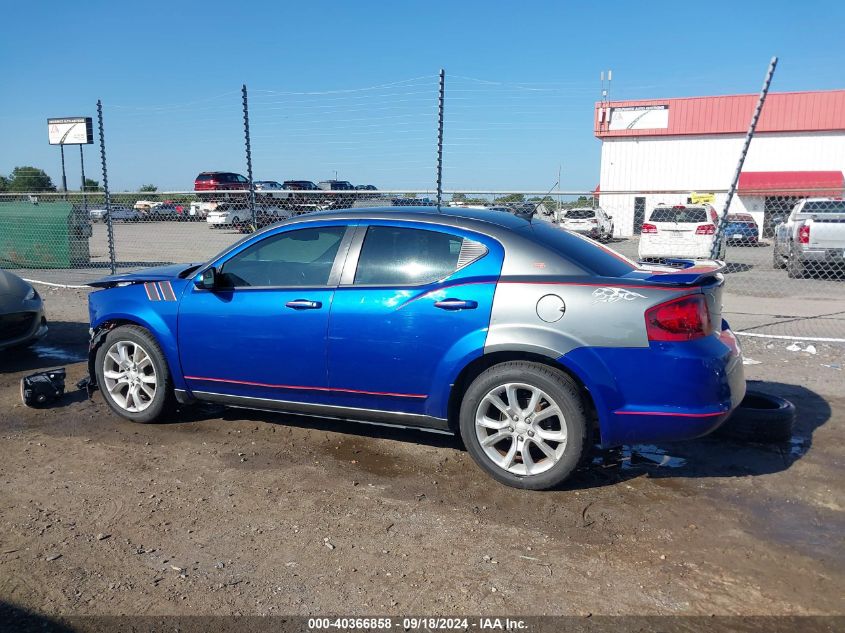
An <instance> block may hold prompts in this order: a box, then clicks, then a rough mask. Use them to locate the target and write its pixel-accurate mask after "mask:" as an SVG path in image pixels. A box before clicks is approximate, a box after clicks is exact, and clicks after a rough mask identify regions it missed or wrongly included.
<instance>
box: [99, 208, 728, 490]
mask: <svg viewBox="0 0 845 633" xmlns="http://www.w3.org/2000/svg"><path fill="white" fill-rule="evenodd" d="M536 262H543V266H542V267H540V266H537V265H536ZM687 264H688V265H690V266H692V264H693V263H692V262H687ZM719 269H720V267H719V266H706V265H702V266H697V267H690V268H687V269H685V270H678V269H673V268H669V267H665V268H662V269H660V270H646V269H642V268H639V267H637V265H636V264H635V263H633V262H631V261H629V260H627V259H625V258H623V257H622V256H620V255H618V254H616V253H614V252H612V251H611V250H610V249H608V248H606V247H604V246H602V245H601V244H598V243H597V242H594V241H592V240H589V239H586V238H584V237H582V236H579V235H575V234H573V233H571V232H569V231H565V230H563V229H561V228H560V227H558V226H556V225H554V224H551V223H548V222H531V221H530V220H529V219H526V218H522V217H514V216H512V215H509V214H505V213H495V212H490V211H479V210H468V209H456V208H449V207H444V208H443V209H442V213H441V212H438V210H436V209H432V208H430V207H418V208H413V207H410V208H406V209H401V210H398V209H395V208H387V209H383V208H382V209H379V208H376V209H357V210H354V211H341V212H332V211H329V212H324V213H320V214H310V215H308V216H303V217H300V218H294V219H292V220H289V221H287V222H283V223H281V224H276V225H274V226H272V227H268V228H267V229H265V230H263V231H260V232H258V233H256V234H254V235H252V236H250V237H248V238H247V239H245V240H243V241H241V242H239V243H238V244H236V245H235V246H233V247H230V248H227V249H226V250H225V251H223V252H222V253H220V254H219V255H217V256H215V257H213V258H212V259H211V260H209V261H208V262H206V263H203V264H190V265H186V264H181V265H170V266H164V267H160V268H152V269H149V270H145V271H137V272H132V273H125V274H119V275H113V276H110V277H106V278H104V279H101V280H98V281H95V282H92V283H91V284H89V285H91V286H94V287H96V288H98V289H99V290H98V291H96V292H92V293H90V294H89V295H88V301H89V314H90V315H91V323H90V326H91V344H90V346H89V350H90V351H89V354H90V360H89V363H90V366H91V368H92V371H93V373H94V375H93V376H91V378H92V381H93V383H92V384H93V385H94V386H96V387H98V388H99V389H100V391H101V393H102V395H103V398H104V400H105V402H106V403H107V405H108V406H109V407H110V408H111V410H112V411H113V412H115V413H116V414H118V415H120V416H122V417H123V418H126V419H128V420H131V421H134V422H142V423H149V422H156V421H160V420H163V419H167V416H168V414H169V412H171V411H172V410H173V409H174V408H175V406H176V404H177V402H178V403H182V404H183V405H188V404H190V403H192V402H197V401H199V402H215V403H218V404H224V405H233V406H239V407H247V408H258V409H265V410H277V411H282V412H287V413H299V414H306V415H315V416H329V417H333V418H339V419H344V420H351V421H364V422H377V423H381V424H397V425H401V426H402V427H406V428H407V427H416V428H421V429H427V430H434V431H440V432H452V433H459V434H460V436H461V438H462V439H463V442H464V444H465V446H466V447H467V450H468V452H469V454H470V456H471V457H472V458H473V459H474V460H475V461H476V463H477V464H478V465H479V466H480V467H481V468H482V469H483V470H484V471H486V472H487V473H488V474H489V475H490V476H492V477H494V478H495V479H496V480H498V481H500V482H502V483H504V484H507V485H510V486H515V487H519V488H527V489H545V488H550V487H554V486H556V485H558V484H560V483H561V482H562V481H564V480H565V479H567V478H568V477H569V476H570V475H571V474H572V473H573V472H575V470H576V468H577V467H578V466H579V465H580V464H583V463H585V462H586V463H589V462H588V458H589V451H590V449H591V447H592V446H593V444H594V442H598V443H599V444H600V445H602V446H618V445H620V444H636V443H640V442H668V441H673V440H682V439H690V438H695V437H700V436H702V435H706V434H707V433H710V432H711V431H713V430H714V429H716V428H718V427H719V426H720V425H721V424H722V422H724V421H725V419H727V418H728V416H730V414H731V412H732V411H733V409H734V408H735V407H736V406H737V405H738V404H739V402H740V401H741V400H742V399H743V397H744V395H745V377H744V374H743V362H742V354H741V351H740V348H739V345H738V344H737V341H736V337H735V336H734V335H733V333H732V332H731V330H730V329H729V327H728V324H727V323H726V322H725V321H724V320H723V319H722V313H721V311H722V307H721V306H722V287H723V284H724V278H723V276H722V275H720V274H719ZM500 280H501V281H500ZM177 316H178V318H177ZM421 341H425V344H421ZM123 358H130V359H133V362H132V363H127V362H125V361H123V360H121V359H123ZM139 359H140V360H139ZM287 359H290V362H287Z"/></svg>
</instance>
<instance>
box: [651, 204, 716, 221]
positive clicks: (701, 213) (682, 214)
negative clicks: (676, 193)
mask: <svg viewBox="0 0 845 633" xmlns="http://www.w3.org/2000/svg"><path fill="white" fill-rule="evenodd" d="M649 221H650V222H679V223H685V222H690V223H693V222H695V223H697V222H707V210H706V209H705V208H704V207H657V208H656V209H654V211H652V212H651V217H649Z"/></svg>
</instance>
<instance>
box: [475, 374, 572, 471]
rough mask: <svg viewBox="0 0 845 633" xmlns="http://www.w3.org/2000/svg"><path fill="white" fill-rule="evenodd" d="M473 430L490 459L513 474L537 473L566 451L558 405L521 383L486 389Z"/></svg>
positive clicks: (554, 461)
mask: <svg viewBox="0 0 845 633" xmlns="http://www.w3.org/2000/svg"><path fill="white" fill-rule="evenodd" d="M475 433H476V437H478V442H479V443H480V444H481V447H482V449H483V450H484V453H485V454H486V455H487V457H489V458H490V461H492V462H493V463H494V464H496V465H497V466H498V467H499V468H501V469H503V470H505V471H507V472H509V473H512V474H514V475H521V476H525V475H539V474H540V473H543V472H545V471H547V470H549V469H550V468H551V467H552V466H554V465H555V464H556V463H557V462H558V460H560V458H561V456H562V455H563V452H564V450H566V423H565V421H564V419H563V412H562V411H561V410H560V407H559V406H558V405H557V404H556V403H555V401H554V400H553V399H552V398H551V397H550V396H549V395H548V394H547V393H545V392H544V391H543V390H541V389H539V388H537V387H534V386H532V385H528V384H524V383H506V384H504V385H499V386H497V387H494V388H493V389H491V390H490V391H488V392H487V395H486V396H484V398H482V400H481V403H480V404H479V405H478V408H477V409H476V412H475Z"/></svg>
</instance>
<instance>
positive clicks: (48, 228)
mask: <svg viewBox="0 0 845 633" xmlns="http://www.w3.org/2000/svg"><path fill="white" fill-rule="evenodd" d="M82 222H84V220H82ZM89 261H90V258H89V251H88V239H87V236H86V235H85V232H84V228H83V227H82V226H81V223H80V221H79V219H75V213H74V209H73V206H72V205H71V204H70V203H69V202H64V201H62V202H48V203H39V204H32V203H30V202H2V203H0V268H71V267H75V266H79V265H80V264H87V263H89Z"/></svg>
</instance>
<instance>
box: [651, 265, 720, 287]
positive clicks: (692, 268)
mask: <svg viewBox="0 0 845 633" xmlns="http://www.w3.org/2000/svg"><path fill="white" fill-rule="evenodd" d="M665 261H666V264H665V265H660V266H654V265H649V264H640V269H639V270H638V271H637V272H638V273H640V274H642V273H650V274H649V275H648V276H646V277H641V279H642V280H643V281H650V282H653V283H658V284H667V285H673V286H677V285H681V286H702V285H705V284H707V283H712V281H721V280H722V275H721V272H722V271H723V270H724V269H725V267H726V264H725V262H723V261H719V260H716V259H698V260H693V259H667V260H665Z"/></svg>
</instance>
